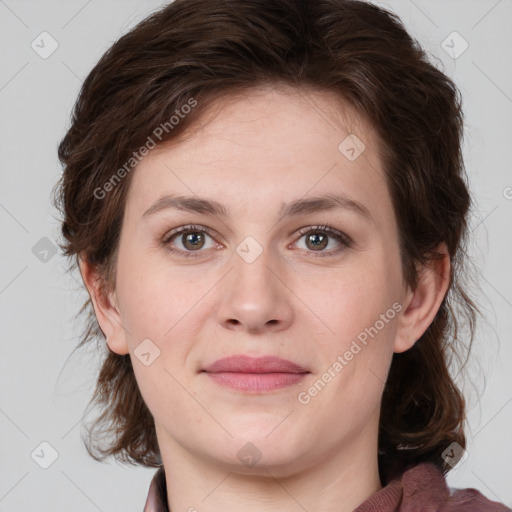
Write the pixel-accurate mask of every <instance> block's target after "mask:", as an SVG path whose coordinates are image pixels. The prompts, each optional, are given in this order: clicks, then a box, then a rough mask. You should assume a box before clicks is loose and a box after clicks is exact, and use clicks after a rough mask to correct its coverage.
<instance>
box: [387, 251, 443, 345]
mask: <svg viewBox="0 0 512 512" xmlns="http://www.w3.org/2000/svg"><path fill="white" fill-rule="evenodd" d="M437 251H438V252H439V253H441V254H442V257H439V258H436V259H432V260H431V261H430V262H429V265H428V266H424V267H422V269H421V273H420V278H419V282H418V285H417V287H416V289H415V290H411V289H410V288H408V290H407V294H406V297H405V299H404V303H403V305H404V310H403V312H402V314H401V315H400V318H399V321H398V327H397V333H396V337H395V342H394V345H393V351H394V352H396V353H400V352H405V351H406V350H409V349H410V348H411V347H412V346H413V345H414V344H415V343H416V341H417V340H418V339H420V338H421V336H422V335H423V334H424V333H425V331H426V330H427V329H428V327H429V326H430V324H431V323H432V322H433V320H434V318H435V316H436V314H437V312H438V310H439V308H440V306H441V303H442V302H443V299H444V297H445V295H446V293H447V291H448V288H449V285H450V267H451V263H450V255H449V253H448V249H447V247H446V244H444V243H443V244H441V245H440V246H439V247H438V249H437Z"/></svg>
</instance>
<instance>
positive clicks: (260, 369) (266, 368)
mask: <svg viewBox="0 0 512 512" xmlns="http://www.w3.org/2000/svg"><path fill="white" fill-rule="evenodd" d="M202 372H204V373H205V374H206V375H207V376H208V377H209V378H210V379H211V380H212V381H213V382H215V383H216V384H219V385H221V386H224V387H229V388H231V389H232V390H235V391H237V392H243V393H256V394H262V393H269V392H273V391H277V390H279V389H281V388H286V387H288V386H292V385H294V384H298V383H300V382H301V381H302V380H303V379H304V378H305V377H306V375H307V374H309V373H310V372H309V371H307V370H305V369H304V368H302V367H301V366H299V365H297V364H295V363H292V362H291V361H286V360H285V359H280V358H278V357H272V356H265V357H249V356H242V355H240V356H231V357H225V358H223V359H219V360H217V361H215V362H214V363H213V364H211V365H210V366H208V367H207V368H206V369H205V370H202Z"/></svg>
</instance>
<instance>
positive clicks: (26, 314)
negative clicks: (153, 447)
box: [0, 0, 512, 512]
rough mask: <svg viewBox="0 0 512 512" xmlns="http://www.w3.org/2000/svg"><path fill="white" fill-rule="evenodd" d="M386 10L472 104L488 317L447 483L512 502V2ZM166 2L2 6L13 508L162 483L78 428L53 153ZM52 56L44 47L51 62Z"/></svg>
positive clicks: (133, 503) (111, 496)
mask: <svg viewBox="0 0 512 512" xmlns="http://www.w3.org/2000/svg"><path fill="white" fill-rule="evenodd" d="M378 3H379V4H380V5H383V6H387V7H389V8H390V9H391V10H393V11H394V12H396V13H397V14H399V16H400V17H401V18H402V20H403V21H404V23H405V25H406V27H407V28H408V29H409V31H410V32H411V33H412V34H413V35H414V36H415V37H416V38H417V39H418V40H419V41H420V42H421V43H422V45H423V46H424V48H425V49H426V50H427V51H428V52H429V53H430V54H431V55H432V56H433V59H434V58H435V59H436V61H437V63H438V65H439V66H441V67H442V69H443V70H444V71H445V73H447V74H448V75H449V76H451V77H452V78H453V79H454V80H455V82H456V83H457V85H458V86H459V88H460V89H461V91H462V94H463V98H464V105H465V113H466V139H465V145H464V151H465V158H466V166H467V170H468V174H469V176H470V181H471V187H472V190H473V191H474V194H475V198H476V200H477V209H476V211H475V214H474V216H473V219H472V222H471V225H472V232H473V237H474V240H473V243H472V245H471V247H470V254H471V255H472V256H473V258H474V261H475V263H476V265H477V267H478V269H479V273H478V280H479V283H480V287H481V289H475V293H476V294H477V297H476V298H477V301H478V302H479V303H480V304H481V306H482V308H483V312H484V315H485V321H484V322H482V323H481V325H480V328H479V331H478V336H477V339H476V342H475V347H474V352H473V357H472V360H471V363H470V366H469V371H470V373H469V377H467V378H466V381H465V386H464V388H465V389H466V391H467V394H468V395H467V396H468V400H469V410H470V412H469V429H468V437H469V447H468V458H467V460H465V462H463V463H462V464H461V465H459V466H458V467H457V468H456V469H454V470H453V471H452V472H451V473H450V475H449V477H448V483H449V485H450V486H452V487H475V488H477V489H479V490H480V491H481V492H483V493H484V494H485V495H486V496H488V497H489V498H491V499H495V500H500V501H503V502H505V503H507V504H509V505H510V504H512V487H511V485H510V482H511V480H510V479H511V476H512V436H511V435H510V432H511V428H510V427H511V425H512V403H511V402H512V386H511V383H512V379H511V371H510V367H509V365H510V361H512V343H511V340H510V332H511V331H512V278H511V272H510V269H509V264H510V261H511V258H510V256H511V254H512V251H511V249H512V247H511V237H510V220H511V217H512V188H510V187H512V172H511V162H512V150H511V147H512V144H511V142H510V137H511V135H512V130H511V124H512V81H511V75H512V73H511V67H510V62H511V61H512V50H511V48H512V1H511V0H478V1H476V0H473V1H468V0H460V1H458V0H451V1H446V0H442V1H441V0H436V1H428V2H427V1H426V0H423V1H420V0H415V1H412V0H396V1H395V0H393V1H389V2H378ZM161 4H162V2H159V1H145V2H142V1H135V0H129V1H126V0H123V1H121V0H117V1H115V0H108V1H99V0H89V1H86V0H72V1H66V2H64V1H48V0H46V1H44V2H42V1H37V2H36V1H23V0H17V1H16V0H0V38H1V49H2V50H1V53H2V60H1V62H2V66H1V68H0V115H1V125H0V130H1V133H0V170H1V173H2V176H1V179H2V186H1V189H0V225H1V228H2V244H1V249H0V255H1V273H0V307H1V314H2V317H1V318H2V320H1V326H2V337H1V343H2V358H1V361H0V365H1V367H0V379H1V382H0V383H1V387H0V390H1V391H0V393H1V394H0V432H1V436H0V450H1V452H0V461H1V462H0V464H1V477H0V510H1V511H3V512H14V511H21V510H23V511H25V510H39V511H40V512H45V511H65V510H73V511H74V512H81V511H83V512H93V511H97V510H100V511H104V512H107V511H118V510H126V511H131V510H133V511H141V510H142V507H143V504H144V501H145V498H146V494H147V489H148V486H149V482H150V480H151V477H152V475H153V473H154V471H155V470H154V469H148V468H133V467H125V466H121V465H118V464H116V463H115V462H114V461H112V462H110V463H104V464H101V463H98V462H96V461H94V460H93V459H91V458H90V457H89V456H88V455H87V453H86V451H85V449H84V447H83V445H82V442H81V439H80V435H81V426H80V425H81V419H82V415H83V413H84V411H85V407H86V404H87V402H88V399H89V396H90V394H91V392H92V389H93V385H94V382H95V377H96V372H97V369H98V368H97V360H96V359H95V357H94V354H93V353H85V352H75V355H73V356H72V357H70V356H71V352H72V350H73V348H74V347H75V345H76V343H77V338H78V335H79V334H80V332H81V331H80V329H81V323H80V320H79V319H77V318H76V313H77V311H78V308H79V306H80V305H81V303H82V300H83V298H84V294H83V292H81V291H79V290H80V285H79V284H80V283H79V277H78V276H76V275H70V274H67V273H66V262H65V260H64V258H62V257H61V256H60V255H59V254H55V255H54V254H53V253H52V248H53V247H54V243H55V240H56V239H57V238H58V236H59V233H58V219H57V213H56V212H55V211H54V210H53V209H52V207H51V205H50V203H49V197H50V192H51V189H52V187H53V186H54V184H55V182H56V181H57V179H58V178H59V176H60V172H61V170H60V166H59V164H58V161H57V155H56V150H57V144H58V142H59V141H60V139H61V138H62V136H63V135H64V133H65V130H66V128H67V126H68V122H69V115H70V111H71V108H72V105H73V103H74V101H75V99H76V96H77V93H78V91H79V87H80V85H81V82H82V80H83V79H84V77H85V76H86V75H87V73H88V72H89V71H90V69H91V68H92V66H93V65H94V64H95V62H96V61H97V60H98V59H99V57H100V56H101V55H102V53H103V52H104V51H105V50H106V49H107V48H108V47H109V46H110V45H111V44H112V43H113V42H114V41H115V40H116V39H117V38H118V37H119V36H120V35H122V34H123V33H125V32H126V31H127V30H128V29H129V28H130V27H131V26H133V25H134V24H135V23H136V22H137V21H139V20H140V19H142V18H143V17H145V16H146V15H147V14H149V12H150V11H152V10H153V9H155V8H157V7H158V6H159V5H161ZM43 31H46V32H48V33H49V34H50V35H51V37H52V38H54V39H55V40H56V41H57V43H58V48H57V49H56V51H55V52H54V53H53V54H51V55H50V56H49V57H48V58H46V59H43V58H42V57H41V56H40V55H39V54H38V53H36V51H34V50H33V49H32V47H31V43H32V41H34V40H35V44H36V43H38V41H39V43H38V44H39V47H40V49H39V51H43V48H42V46H43V43H41V42H40V41H41V37H39V35H40V34H41V33H42V32H43ZM454 31H456V32H458V33H459V34H460V35H461V36H462V38H463V39H464V40H465V41H467V43H468V44H469V47H468V48H467V50H466V51H464V52H463V53H462V54H461V55H459V56H458V57H457V58H453V56H450V55H448V53H446V51H445V48H446V49H447V50H448V51H451V52H456V53H459V52H460V51H461V50H462V49H463V46H462V45H463V44H464V41H463V40H462V39H457V36H453V35H451V36H450V34H452V33H453V32H454ZM44 37H47V36H44ZM447 38H448V39H447ZM443 41H446V42H445V43H444V44H443ZM451 41H453V43H452V42H451ZM447 45H448V46H451V47H452V49H451V50H450V48H447ZM50 48H51V46H50V40H49V39H45V43H44V49H45V51H47V50H48V49H50ZM453 55H455V53H454V54H453ZM45 237H46V239H45ZM45 251H47V252H45ZM484 376H485V377H484ZM475 390H477V391H478V392H479V393H480V395H481V399H480V401H478V400H477V393H476V391H475ZM42 442H47V443H49V444H50V445H51V446H52V447H53V449H54V450H56V452H57V453H58V457H57V459H56V460H55V461H54V462H53V464H52V465H51V466H49V467H48V468H47V469H43V468H42V467H40V464H44V463H49V462H51V459H50V458H49V457H50V456H51V451H50V450H49V449H48V448H47V447H45V446H43V447H41V446H40V443H42ZM34 450H36V451H35V454H34V455H33V457H32V456H31V454H33V452H34ZM41 450H42V451H41ZM37 454H39V457H38V456H37ZM36 461H37V462H36Z"/></svg>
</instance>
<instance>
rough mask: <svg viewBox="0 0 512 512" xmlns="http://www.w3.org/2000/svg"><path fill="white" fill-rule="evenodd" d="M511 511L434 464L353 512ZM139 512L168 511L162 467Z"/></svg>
mask: <svg viewBox="0 0 512 512" xmlns="http://www.w3.org/2000/svg"><path fill="white" fill-rule="evenodd" d="M421 511H424V512H512V509H511V508H508V507H506V506H505V505H502V504H500V503H498V502H496V501H491V500H488V499H487V498H486V497H485V496H483V495H482V494H481V493H480V492H478V491H477V490H476V489H453V490H450V488H449V487H448V485H447V484H446V480H445V477H444V475H443V473H442V472H441V470H440V469H438V468H437V466H435V465H434V464H429V463H422V464H418V465H416V466H414V467H412V468H410V469H407V470H406V471H404V473H403V474H402V475H401V476H399V477H397V478H395V479H393V480H392V481H391V482H389V484H388V485H386V486H385V487H383V488H382V489H380V490H379V491H377V492H376V493H375V494H372V495H371V496H370V497H369V498H368V499H367V500H365V501H364V502H363V503H361V505H359V506H358V507H357V508H356V509H355V510H354V512H421ZM143 512H170V511H169V508H168V507H167V488H166V485H165V473H164V469H163V467H161V468H159V469H158V471H157V472H156V473H155V476H154V477H153V479H152V481H151V485H150V487H149V493H148V497H147V500H146V505H145V506H144V511H143Z"/></svg>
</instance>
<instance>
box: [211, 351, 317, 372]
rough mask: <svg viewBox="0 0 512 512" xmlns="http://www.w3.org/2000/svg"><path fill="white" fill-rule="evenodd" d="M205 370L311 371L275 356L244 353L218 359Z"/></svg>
mask: <svg viewBox="0 0 512 512" xmlns="http://www.w3.org/2000/svg"><path fill="white" fill-rule="evenodd" d="M203 371H205V372H208V373H220V372H234V373H309V372H308V371H307V370H305V369H304V368H302V367H301V366H299V365H298V364H295V363H292V362H291V361H287V360H286V359H280V358H278V357H273V356H264V357H249V356H244V355H237V356H229V357H224V358H222V359H218V360H217V361H215V362H214V363H213V364H211V365H210V366H208V367H206V368H205V369H204V370H203Z"/></svg>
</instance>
